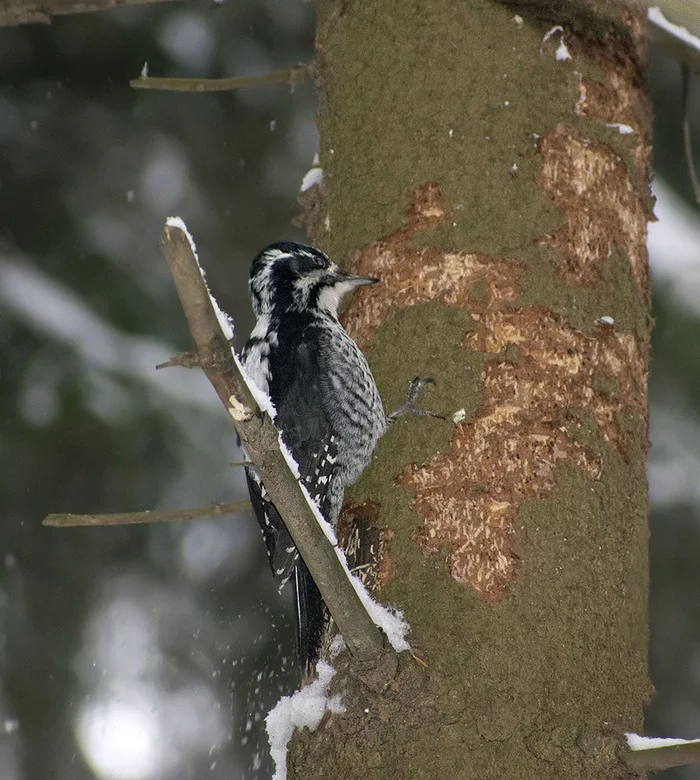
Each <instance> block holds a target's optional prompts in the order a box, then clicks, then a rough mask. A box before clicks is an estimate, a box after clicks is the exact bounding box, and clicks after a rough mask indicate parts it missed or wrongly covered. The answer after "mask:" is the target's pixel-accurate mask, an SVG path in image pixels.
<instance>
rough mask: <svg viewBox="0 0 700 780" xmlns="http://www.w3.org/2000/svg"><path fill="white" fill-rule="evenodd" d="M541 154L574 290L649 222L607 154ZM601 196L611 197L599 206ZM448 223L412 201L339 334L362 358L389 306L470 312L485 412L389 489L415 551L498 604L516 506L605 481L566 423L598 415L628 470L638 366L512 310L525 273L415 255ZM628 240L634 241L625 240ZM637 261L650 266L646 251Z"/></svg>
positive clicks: (426, 195) (556, 147)
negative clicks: (566, 469) (566, 483)
mask: <svg viewBox="0 0 700 780" xmlns="http://www.w3.org/2000/svg"><path fill="white" fill-rule="evenodd" d="M541 149H542V154H543V158H544V160H545V165H544V173H543V178H544V180H545V182H546V184H547V186H548V188H549V189H550V190H551V191H552V192H554V194H555V197H556V198H557V200H558V201H559V202H560V205H561V206H562V208H563V209H564V213H565V214H566V216H567V218H568V226H567V227H566V228H565V231H568V232H567V233H566V234H564V233H562V234H560V235H558V236H555V237H552V238H551V243H552V244H556V245H557V246H559V247H560V248H561V249H562V252H563V253H564V255H566V251H567V248H569V249H570V248H571V247H574V246H583V247H584V250H583V252H584V255H585V258H584V260H583V261H581V257H580V256H579V255H576V254H573V249H570V251H571V252H572V257H573V260H572V261H571V263H570V266H569V272H570V273H571V274H572V275H574V276H575V277H576V282H577V283H578V284H580V283H581V279H582V277H583V278H585V277H586V274H587V273H588V271H590V270H591V269H592V270H595V266H596V264H597V263H598V262H599V261H600V260H602V259H604V258H605V257H607V256H608V254H609V252H610V248H611V246H612V244H613V243H620V245H622V246H627V247H629V246H632V247H634V246H637V245H638V244H639V241H638V240H637V239H638V236H639V235H644V232H643V231H644V225H643V224H640V223H639V220H640V219H643V218H644V217H643V214H642V211H641V209H638V208H637V200H636V196H635V195H634V192H633V191H632V189H631V187H630V185H629V183H628V182H627V179H626V178H625V176H624V169H623V168H622V167H621V166H620V163H619V161H618V160H617V158H616V157H615V156H614V155H613V154H612V153H611V152H610V151H609V150H608V149H607V148H604V147H598V146H595V145H593V144H589V143H588V142H585V141H577V140H574V139H572V138H570V137H569V136H568V135H566V133H563V132H557V133H554V134H552V135H551V136H546V137H544V138H543V139H542V146H541ZM599 188H606V191H609V192H610V194H609V195H606V196H605V197H603V196H602V195H601V193H600V192H599ZM586 210H588V214H586ZM579 212H580V214H579ZM447 218H449V217H448V213H447V209H446V207H445V205H444V204H443V202H442V197H441V195H440V191H439V188H437V186H436V185H434V184H429V185H425V186H424V187H421V188H418V189H417V190H416V191H415V192H414V194H413V199H412V203H411V208H410V211H409V213H408V218H407V223H406V224H405V225H404V227H403V228H402V229H401V230H400V231H397V232H396V233H393V234H391V235H390V236H388V237H387V238H385V239H383V240H382V241H379V242H377V243H375V244H373V245H372V246H370V247H368V248H367V249H366V250H365V251H363V252H362V253H361V254H360V255H359V256H358V258H357V262H356V265H355V269H356V271H357V272H358V273H361V274H363V275H368V276H378V277H380V278H381V280H382V284H381V285H376V286H375V287H374V288H372V289H371V290H368V291H367V293H368V294H367V298H366V300H365V303H364V305H363V306H362V307H354V308H353V309H352V310H351V312H350V314H349V315H348V316H347V318H346V320H345V324H346V327H347V329H348V331H349V332H350V333H351V335H352V336H353V337H354V338H355V339H356V340H357V341H358V343H360V344H361V345H363V346H365V345H366V344H367V343H368V342H369V341H370V340H371V338H372V337H373V335H374V333H375V332H376V329H377V328H378V327H379V326H380V325H381V324H382V323H383V322H384V320H385V319H386V317H387V315H388V314H389V312H390V310H392V309H395V308H397V307H409V306H412V305H414V304H418V303H420V302H424V301H425V300H436V301H440V302H442V303H444V304H446V305H448V306H451V307H455V308H458V309H463V310H466V311H468V312H469V313H470V315H471V318H472V328H471V330H470V331H469V332H468V333H467V334H466V336H465V340H464V348H465V356H466V354H467V353H471V354H472V355H473V354H477V355H481V356H482V357H481V360H482V362H481V397H482V399H483V400H482V403H481V407H480V408H479V409H478V411H477V412H476V414H475V415H474V416H473V418H472V419H471V420H465V421H464V422H460V423H456V424H455V427H454V430H453V434H452V439H451V442H450V445H449V449H448V450H447V451H446V452H442V453H440V454H437V455H435V456H433V457H432V458H431V459H430V460H428V461H427V462H425V463H423V464H419V463H418V464H413V465H410V466H408V467H407V468H405V469H404V471H403V472H402V473H401V474H400V475H399V476H398V477H397V480H396V481H397V484H398V485H400V486H402V487H404V488H405V489H407V490H409V491H411V492H412V494H413V498H412V499H411V506H412V508H413V510H414V511H415V512H416V513H417V514H418V515H419V516H420V517H421V518H422V523H421V524H420V526H419V527H418V528H417V529H416V530H415V531H414V533H413V535H412V538H413V540H414V541H415V542H416V543H417V544H418V545H419V546H420V547H421V549H422V550H423V551H424V552H425V553H426V554H433V555H437V556H439V557H441V558H443V559H444V560H445V561H446V562H447V565H448V567H449V570H450V572H451V574H452V576H453V577H454V578H455V579H456V580H458V581H459V582H462V583H464V584H467V585H470V586H471V587H473V588H474V589H475V591H476V592H477V594H478V595H479V596H480V597H481V598H484V599H486V600H490V601H495V600H498V599H501V598H503V597H505V596H506V595H507V593H508V588H509V584H510V582H511V581H512V579H513V578H514V577H515V576H516V574H517V566H518V561H517V558H516V555H515V553H514V544H513V539H514V529H513V526H514V522H515V519H516V516H517V513H518V509H519V507H520V505H521V503H522V502H523V501H524V500H526V499H533V498H543V497H545V496H546V495H547V494H548V493H549V492H550V491H551V489H552V487H553V485H554V474H555V469H556V466H557V463H558V462H559V461H568V462H573V463H574V464H576V465H577V466H578V467H580V468H581V469H583V470H584V472H585V473H586V474H587V475H588V476H589V477H590V478H591V479H596V478H598V477H599V476H600V474H601V470H602V469H603V459H602V456H601V455H600V453H599V452H598V451H595V452H594V451H592V450H591V449H590V448H589V447H588V446H586V445H585V444H584V443H582V442H583V441H584V440H585V437H582V436H580V435H579V434H580V433H581V432H580V431H579V429H580V427H581V423H580V422H578V421H577V419H576V417H575V415H574V414H571V412H572V411H578V410H585V411H586V412H587V413H588V414H589V415H592V419H593V421H594V423H595V424H596V425H597V428H598V433H596V436H597V439H596V440H597V441H598V442H599V443H600V442H601V441H606V442H608V443H609V444H610V445H611V446H613V447H615V448H616V449H617V450H618V451H619V452H620V453H622V455H623V457H625V453H626V441H625V436H626V433H625V431H624V429H623V428H622V427H621V422H620V413H622V412H629V411H634V412H637V413H638V414H639V415H640V416H641V417H642V419H644V418H645V416H646V413H645V408H644V404H645V401H646V390H645V381H646V354H645V353H641V352H640V347H639V342H638V340H637V338H636V336H635V335H634V334H632V333H626V332H618V331H617V330H616V329H615V328H613V327H606V326H603V325H601V326H600V328H599V329H598V331H597V332H596V335H595V336H593V337H590V336H587V335H584V334H583V333H580V332H578V331H575V330H573V329H572V328H571V327H570V326H569V325H568V324H567V322H566V320H565V319H564V318H563V317H560V316H559V315H557V314H554V313H551V312H550V311H548V310H546V309H545V308H543V307H541V306H521V307H518V296H519V293H520V286H521V276H522V273H523V269H522V266H521V265H519V264H518V263H516V262H513V261H508V260H504V259H501V258H495V259H494V258H491V257H489V256H487V255H483V254H478V253H468V252H449V251H440V250H438V249H435V248H432V247H431V248H424V247H421V246H416V245H415V241H414V238H415V237H416V235H417V234H418V233H419V232H421V231H425V230H429V229H431V228H432V227H435V226H437V225H438V224H440V222H442V221H443V220H444V219H447ZM599 222H604V224H605V225H607V231H608V232H606V231H605V230H603V228H601V227H600V225H599V224H598V223H599ZM635 230H641V231H642V232H641V233H638V234H634V240H632V238H633V231H635ZM636 262H637V263H639V264H641V263H645V262H646V256H645V255H643V254H642V253H641V251H640V252H639V254H638V255H637V256H636ZM640 267H641V266H640ZM638 270H639V269H638ZM640 273H641V271H640ZM644 273H645V272H644ZM638 281H639V277H638ZM360 309H361V311H360ZM597 449H599V448H598V447H597V446H596V450H597Z"/></svg>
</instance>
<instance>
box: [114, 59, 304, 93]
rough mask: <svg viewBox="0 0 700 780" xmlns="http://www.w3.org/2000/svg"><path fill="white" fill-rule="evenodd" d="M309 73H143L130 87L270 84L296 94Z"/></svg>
mask: <svg viewBox="0 0 700 780" xmlns="http://www.w3.org/2000/svg"><path fill="white" fill-rule="evenodd" d="M144 71H145V67H144ZM308 73H309V66H308V65H304V64H299V65H293V66H292V67H290V68H285V69H284V70H275V71H272V72H271V73H264V74H263V75H262V76H233V77H231V78H224V79H196V78H181V79H176V78H159V77H151V76H148V75H144V73H142V74H141V76H139V78H137V79H132V80H131V81H130V82H129V86H131V87H133V88H134V89H159V90H169V91H173V92H228V91H230V90H233V89H246V88H248V87H264V86H266V85H268V84H287V85H288V86H289V88H290V89H291V91H292V92H294V88H295V87H297V86H299V84H301V83H303V81H304V79H305V78H306V77H307V75H308Z"/></svg>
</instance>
